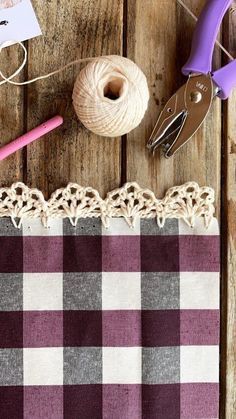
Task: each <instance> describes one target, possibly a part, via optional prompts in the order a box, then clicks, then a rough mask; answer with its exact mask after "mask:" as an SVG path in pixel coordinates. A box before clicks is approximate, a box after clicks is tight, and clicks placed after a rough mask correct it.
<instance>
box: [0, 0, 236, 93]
mask: <svg viewBox="0 0 236 419" xmlns="http://www.w3.org/2000/svg"><path fill="white" fill-rule="evenodd" d="M177 2H178V3H179V4H180V6H181V7H183V9H184V10H185V11H186V12H187V13H188V14H189V15H190V16H191V17H192V18H193V19H194V20H195V22H197V20H198V18H197V16H196V15H195V14H194V13H193V12H192V11H191V9H190V8H189V7H188V6H187V5H186V4H185V3H184V1H183V0H177ZM13 42H14V43H16V44H18V45H20V46H21V48H22V49H23V52H24V59H23V62H22V64H21V65H20V66H19V68H18V69H17V70H16V71H15V72H14V73H13V74H11V75H10V76H8V77H7V76H5V75H4V74H3V73H2V71H1V70H0V76H1V78H2V79H3V80H2V81H0V86H1V85H3V84H5V83H9V84H12V85H14V86H25V85H28V84H31V83H35V82H36V81H39V80H44V79H47V78H49V77H51V76H54V75H56V74H59V73H61V72H62V71H64V70H66V69H67V68H69V67H71V66H74V65H76V64H81V63H85V62H89V61H93V60H95V59H99V58H103V57H88V58H78V59H76V60H74V61H71V62H70V63H68V64H66V65H64V66H62V67H60V68H59V69H58V70H55V71H52V72H50V73H48V74H44V75H42V76H38V77H35V78H33V79H30V80H27V81H23V82H16V81H13V80H12V79H14V78H15V77H16V76H17V75H19V74H20V73H21V71H22V70H23V68H24V67H25V65H26V64H27V59H28V52H27V49H26V48H25V46H24V44H23V43H22V42H20V41H13ZM7 45H9V41H6V42H4V43H3V44H1V45H0V53H1V52H2V49H3V48H4V47H6V46H7ZM216 45H217V46H218V47H219V48H221V50H222V51H223V52H224V53H225V54H226V55H227V56H228V58H229V59H230V60H234V57H233V56H232V55H231V54H230V53H229V51H227V49H226V48H225V47H224V46H223V45H222V44H221V43H220V42H219V41H218V40H216Z"/></svg>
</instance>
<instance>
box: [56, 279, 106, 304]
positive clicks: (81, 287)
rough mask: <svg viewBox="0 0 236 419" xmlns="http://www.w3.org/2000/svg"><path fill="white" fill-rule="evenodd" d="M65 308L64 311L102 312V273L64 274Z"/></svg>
mask: <svg viewBox="0 0 236 419" xmlns="http://www.w3.org/2000/svg"><path fill="white" fill-rule="evenodd" d="M63 307H64V310H101V309H102V273H100V272H72V273H71V272H70V273H64V275H63Z"/></svg>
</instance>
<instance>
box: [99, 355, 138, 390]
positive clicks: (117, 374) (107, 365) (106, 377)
mask: <svg viewBox="0 0 236 419" xmlns="http://www.w3.org/2000/svg"><path fill="white" fill-rule="evenodd" d="M103 383H104V384H141V383H142V348H141V347H132V348H120V347H119V348H110V347H109V348H103Z"/></svg>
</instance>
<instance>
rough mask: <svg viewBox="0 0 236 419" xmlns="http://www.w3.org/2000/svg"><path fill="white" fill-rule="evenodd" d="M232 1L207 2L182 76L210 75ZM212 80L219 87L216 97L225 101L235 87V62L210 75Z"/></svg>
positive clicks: (212, 0) (211, 0)
mask: <svg viewBox="0 0 236 419" xmlns="http://www.w3.org/2000/svg"><path fill="white" fill-rule="evenodd" d="M231 3H232V0H207V4H206V6H205V8H204V10H203V12H202V13H201V15H200V18H199V20H198V23H197V26H196V29H195V32H194V36H193V42H192V49H191V54H190V57H189V60H188V61H187V63H186V64H185V66H184V67H183V69H182V72H183V74H185V75H189V74H191V73H203V74H207V73H212V56H213V51H214V45H215V41H216V38H217V34H218V32H219V29H220V25H221V22H222V19H223V17H224V15H225V13H226V12H227V10H228V9H229V7H230V5H231ZM212 79H213V81H214V82H215V84H216V85H217V86H218V87H219V89H220V91H219V93H218V96H219V97H220V98H221V99H227V98H228V96H229V94H230V92H231V90H232V89H233V88H234V87H235V86H236V60H233V61H232V62H231V63H230V64H227V65H226V66H224V67H222V68H221V69H220V70H217V71H215V72H213V73H212Z"/></svg>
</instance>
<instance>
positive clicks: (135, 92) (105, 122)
mask: <svg viewBox="0 0 236 419" xmlns="http://www.w3.org/2000/svg"><path fill="white" fill-rule="evenodd" d="M72 97H73V104H74V108H75V112H76V114H77V115H78V118H79V119H80V121H81V122H82V123H83V125H85V127H86V128H88V129H89V130H90V131H92V132H94V133H95V134H98V135H101V136H105V137H118V136H121V135H124V134H127V133H128V132H130V131H132V130H133V129H134V128H136V127H137V126H138V125H139V124H140V122H141V121H142V119H143V117H144V114H145V112H146V110H147V107H148V101H149V90H148V85H147V79H146V77H145V75H144V74H143V72H142V71H141V70H140V68H139V67H138V66H137V65H136V64H135V63H134V62H133V61H131V60H129V59H128V58H124V57H120V56H118V55H110V56H105V57H100V58H97V59H95V60H94V61H92V62H90V63H89V64H88V65H87V66H86V67H85V68H84V69H83V70H82V71H81V72H80V74H79V75H78V77H77V79H76V82H75V86H74V91H73V96H72Z"/></svg>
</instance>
